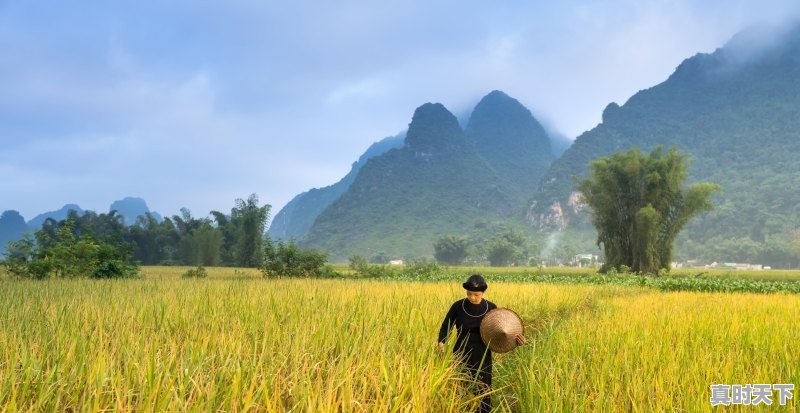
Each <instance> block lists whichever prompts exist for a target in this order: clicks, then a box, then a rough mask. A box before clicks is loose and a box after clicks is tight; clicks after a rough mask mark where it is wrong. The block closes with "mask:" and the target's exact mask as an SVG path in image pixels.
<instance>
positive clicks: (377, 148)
mask: <svg viewBox="0 0 800 413" xmlns="http://www.w3.org/2000/svg"><path fill="white" fill-rule="evenodd" d="M404 139H405V132H403V133H401V134H399V135H396V136H390V137H387V138H384V139H382V140H380V141H378V142H375V143H373V144H372V145H370V147H369V148H368V149H367V151H366V152H364V154H362V155H361V156H360V157H359V158H358V161H356V162H354V163H353V166H352V167H351V168H350V172H349V173H348V174H347V175H345V176H344V178H342V179H341V180H339V182H336V183H335V184H333V185H329V186H326V187H324V188H314V189H311V190H309V191H306V192H303V193H301V194H299V195H297V196H295V197H294V198H293V199H292V200H291V201H289V203H288V204H286V206H284V207H283V208H282V209H281V210H280V211H278V213H277V214H275V217H274V218H273V219H272V222H271V224H270V227H269V231H268V233H269V236H270V237H272V238H281V239H291V238H294V239H297V240H299V239H302V238H303V237H304V236H305V234H306V233H307V232H308V230H309V228H311V225H312V224H313V223H314V220H315V219H317V216H318V215H319V214H320V212H322V211H323V210H324V209H325V208H327V207H328V205H330V204H331V203H332V202H333V201H335V200H336V199H337V198H339V196H341V195H342V194H343V193H344V192H345V191H346V190H347V189H348V188H349V187H350V185H351V184H352V183H353V181H354V180H355V179H356V175H358V171H360V170H361V168H362V167H363V166H364V164H365V163H366V162H367V160H368V159H370V158H372V157H375V156H378V155H381V154H383V153H385V152H387V151H388V150H390V149H393V148H399V147H401V146H403V140H404Z"/></svg>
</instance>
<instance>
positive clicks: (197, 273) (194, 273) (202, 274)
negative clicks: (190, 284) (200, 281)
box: [181, 265, 208, 278]
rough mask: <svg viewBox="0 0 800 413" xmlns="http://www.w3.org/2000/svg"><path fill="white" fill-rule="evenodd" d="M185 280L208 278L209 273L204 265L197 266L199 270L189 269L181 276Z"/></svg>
mask: <svg viewBox="0 0 800 413" xmlns="http://www.w3.org/2000/svg"><path fill="white" fill-rule="evenodd" d="M181 277H183V278H206V277H208V271H206V269H205V267H203V266H202V265H199V266H197V268H189V269H188V270H186V272H184V273H183V275H181Z"/></svg>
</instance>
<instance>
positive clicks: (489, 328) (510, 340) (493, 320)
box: [480, 308, 525, 353]
mask: <svg viewBox="0 0 800 413" xmlns="http://www.w3.org/2000/svg"><path fill="white" fill-rule="evenodd" d="M480 331H481V339H482V340H483V343H484V344H486V345H487V346H488V347H489V349H490V350H492V351H493V352H495V353H508V352H509V351H511V350H513V349H515V348H516V347H517V336H518V335H520V334H523V333H524V332H525V330H524V327H523V326H522V318H520V316H519V315H518V314H517V313H515V312H514V311H513V310H511V309H508V308H495V309H493V310H491V311H489V312H488V313H486V315H485V316H484V317H483V320H481V326H480Z"/></svg>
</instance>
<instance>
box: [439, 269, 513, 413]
mask: <svg viewBox="0 0 800 413" xmlns="http://www.w3.org/2000/svg"><path fill="white" fill-rule="evenodd" d="M462 286H463V287H464V289H465V290H467V297H466V298H463V299H460V300H458V301H456V302H454V303H453V305H451V306H450V310H448V311H447V315H446V316H445V317H444V321H442V327H441V328H440V329H439V350H440V351H442V352H444V342H445V340H446V339H447V336H448V334H449V332H450V329H451V328H452V327H453V326H455V327H456V330H457V333H458V334H457V336H456V344H455V347H454V348H453V354H455V355H456V357H457V358H458V359H459V360H460V361H461V362H463V363H465V364H466V367H467V370H468V371H469V373H470V375H471V376H472V377H474V378H476V379H477V380H478V381H479V382H480V383H481V386H482V387H483V388H482V389H479V391H480V390H484V391H488V390H489V389H490V388H491V386H492V352H491V351H488V349H487V347H486V344H484V342H483V340H482V339H481V333H480V325H481V320H483V316H485V315H486V313H488V312H489V311H490V310H493V309H495V308H497V306H496V305H495V304H494V303H493V302H491V301H489V300H485V299H484V298H483V293H484V292H485V291H486V288H488V286H487V285H486V281H485V280H484V279H483V277H481V276H480V275H478V274H473V275H471V276H469V278H467V281H466V282H464V283H463V284H462ZM516 341H517V344H519V345H522V344H525V342H526V341H525V336H523V335H522V334H520V335H517V336H516ZM476 394H477V393H476ZM491 408H492V399H491V395H486V396H483V397H482V398H481V404H480V408H479V410H478V411H479V412H488V411H489V410H491Z"/></svg>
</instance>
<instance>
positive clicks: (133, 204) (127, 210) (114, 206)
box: [108, 197, 162, 226]
mask: <svg viewBox="0 0 800 413" xmlns="http://www.w3.org/2000/svg"><path fill="white" fill-rule="evenodd" d="M108 210H109V212H111V211H117V214H118V215H121V216H122V218H123V219H124V224H125V225H127V226H131V225H133V224H135V223H136V218H138V217H140V216H144V215H145V214H146V213H148V212H149V213H150V214H151V215H153V218H155V219H156V221H158V222H161V221H162V218H161V215H159V214H158V213H157V212H152V211H150V208H148V207H147V202H145V201H144V199H142V198H134V197H125V198H123V199H120V200H118V201H114V202H113V203H111V206H110V207H109V209H108Z"/></svg>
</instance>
